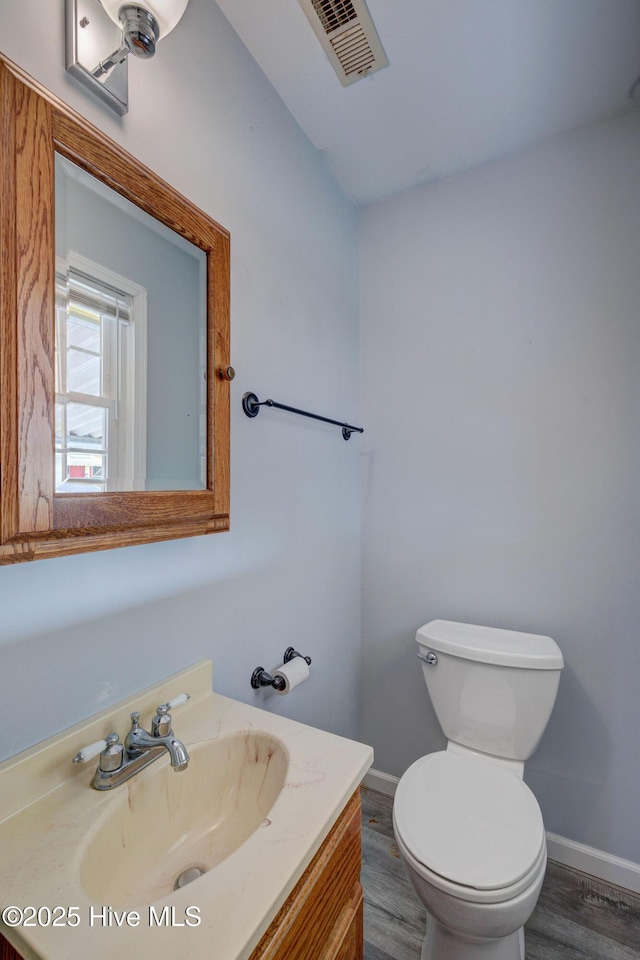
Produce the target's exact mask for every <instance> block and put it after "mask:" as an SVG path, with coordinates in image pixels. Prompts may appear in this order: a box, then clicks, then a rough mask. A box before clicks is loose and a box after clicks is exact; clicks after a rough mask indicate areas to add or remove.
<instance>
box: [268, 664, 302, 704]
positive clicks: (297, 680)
mask: <svg viewBox="0 0 640 960" xmlns="http://www.w3.org/2000/svg"><path fill="white" fill-rule="evenodd" d="M273 675H274V677H282V678H283V680H284V682H285V687H284V690H276V693H279V694H280V695H281V696H284V694H285V693H289V691H290V690H293V689H295V687H297V686H299V685H300V684H301V683H303V682H304V681H305V680H306V679H307V677H308V676H309V666H308V664H307V661H306V660H305V659H304V657H294V658H293V660H289V662H288V663H283V664H282V666H281V667H278V669H277V670H275V671H274V674H273Z"/></svg>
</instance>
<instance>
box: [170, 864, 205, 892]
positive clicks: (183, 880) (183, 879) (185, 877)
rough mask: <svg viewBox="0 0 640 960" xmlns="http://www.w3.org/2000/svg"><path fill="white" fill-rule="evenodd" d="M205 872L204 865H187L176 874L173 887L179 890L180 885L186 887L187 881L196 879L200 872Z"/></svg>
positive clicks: (190, 881) (200, 874)
mask: <svg viewBox="0 0 640 960" xmlns="http://www.w3.org/2000/svg"><path fill="white" fill-rule="evenodd" d="M206 872H207V871H206V870H205V868H204V867H187V869H186V870H183V871H182V873H180V874H179V875H178V876H177V878H176V882H175V883H174V885H173V889H174V890H179V889H180V888H181V887H186V885H187V884H188V883H192V882H193V881H194V880H197V879H198V877H201V876H202V874H203V873H206Z"/></svg>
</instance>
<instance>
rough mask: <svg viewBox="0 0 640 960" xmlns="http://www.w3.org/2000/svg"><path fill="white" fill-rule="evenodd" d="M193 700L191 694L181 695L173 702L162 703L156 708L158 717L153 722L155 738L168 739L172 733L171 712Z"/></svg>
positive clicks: (152, 729)
mask: <svg viewBox="0 0 640 960" xmlns="http://www.w3.org/2000/svg"><path fill="white" fill-rule="evenodd" d="M190 699H191V694H189V693H179V694H178V696H177V697H174V698H173V700H168V701H167V702H166V703H160V704H158V706H157V707H156V715H155V717H154V718H153V720H152V721H151V733H152V734H153V736H154V737H166V736H168V735H169V733H170V732H171V722H172V721H171V711H172V710H173V708H174V707H181V706H182V705H183V704H184V703H186V702H187V700H190Z"/></svg>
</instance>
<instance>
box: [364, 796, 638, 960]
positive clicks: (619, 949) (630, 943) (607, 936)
mask: <svg viewBox="0 0 640 960" xmlns="http://www.w3.org/2000/svg"><path fill="white" fill-rule="evenodd" d="M391 809H392V800H391V799H390V798H389V797H386V796H384V795H383V794H381V793H377V792H376V791H374V790H368V789H366V788H363V790H362V861H363V865H362V885H363V887H364V901H365V906H364V940H365V944H364V957H365V960H420V950H421V947H422V938H423V935H424V925H425V915H424V910H423V908H422V905H421V904H420V902H419V901H418V899H417V897H416V895H415V893H414V892H413V889H412V887H411V886H410V884H409V881H408V880H407V879H406V877H405V874H404V868H403V866H402V862H401V860H400V855H399V853H398V850H397V848H396V845H395V841H394V837H393V827H392V822H391ZM525 934H526V960H640V897H638V896H636V895H634V894H632V893H629V892H628V891H626V890H622V889H620V888H619V887H610V886H607V885H606V884H603V883H601V882H600V881H598V880H594V879H593V878H591V877H587V876H586V875H584V874H580V873H577V872H574V871H573V870H569V869H567V868H566V867H563V866H560V864H557V863H554V862H553V861H549V864H548V867H547V874H546V877H545V882H544V886H543V888H542V893H541V894H540V899H539V901H538V905H537V907H536V909H535V911H534V913H533V916H532V917H531V919H530V921H529V923H528V924H527V925H526V927H525Z"/></svg>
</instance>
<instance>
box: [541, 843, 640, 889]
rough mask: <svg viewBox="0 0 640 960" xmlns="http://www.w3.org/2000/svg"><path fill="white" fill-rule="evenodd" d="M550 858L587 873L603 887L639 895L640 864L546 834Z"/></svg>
mask: <svg viewBox="0 0 640 960" xmlns="http://www.w3.org/2000/svg"><path fill="white" fill-rule="evenodd" d="M547 854H548V856H549V858H550V859H551V860H555V861H556V862H557V863H561V864H563V865H564V866H565V867H572V868H573V869H574V870H579V871H580V872H581V873H588V874H590V876H592V877H597V878H598V880H602V881H603V882H604V883H612V884H614V885H615V886H616V887H625V889H627V890H632V891H633V892H634V893H640V864H638V863H633V861H631V860H623V859H622V857H614V856H613V854H611V853H605V851H604V850H596V848H595V847H587V846H585V844H583V843H577V842H576V841H575V840H567V838H566V837H558V836H556V834H555V833H547Z"/></svg>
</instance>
